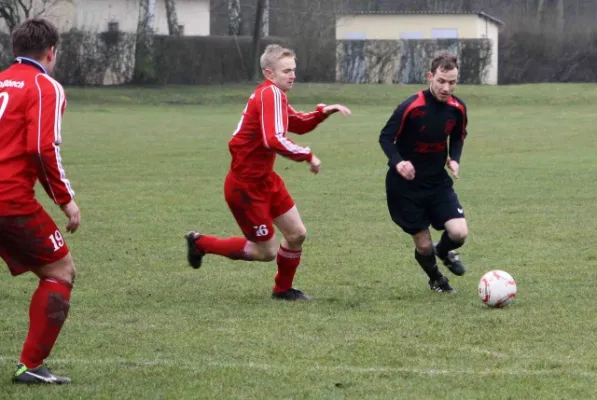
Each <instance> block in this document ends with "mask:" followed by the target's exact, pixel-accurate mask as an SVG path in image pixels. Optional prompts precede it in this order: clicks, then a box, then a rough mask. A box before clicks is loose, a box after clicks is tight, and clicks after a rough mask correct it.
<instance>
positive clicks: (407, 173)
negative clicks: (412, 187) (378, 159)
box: [396, 161, 415, 181]
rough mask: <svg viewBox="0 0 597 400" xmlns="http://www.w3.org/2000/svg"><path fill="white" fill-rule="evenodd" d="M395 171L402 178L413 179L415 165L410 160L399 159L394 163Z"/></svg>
mask: <svg viewBox="0 0 597 400" xmlns="http://www.w3.org/2000/svg"><path fill="white" fill-rule="evenodd" d="M396 171H398V173H399V174H400V175H401V176H402V177H403V178H404V179H407V180H409V181H412V180H413V179H415V167H414V166H413V164H412V163H411V162H410V161H400V162H399V163H398V164H396Z"/></svg>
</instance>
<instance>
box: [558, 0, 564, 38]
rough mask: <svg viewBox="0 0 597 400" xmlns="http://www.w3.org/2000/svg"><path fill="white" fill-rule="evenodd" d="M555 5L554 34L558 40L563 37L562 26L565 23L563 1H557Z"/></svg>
mask: <svg viewBox="0 0 597 400" xmlns="http://www.w3.org/2000/svg"><path fill="white" fill-rule="evenodd" d="M557 1H558V2H557V4H556V32H557V34H558V37H559V38H562V37H563V35H564V25H565V23H566V21H565V19H564V0H557Z"/></svg>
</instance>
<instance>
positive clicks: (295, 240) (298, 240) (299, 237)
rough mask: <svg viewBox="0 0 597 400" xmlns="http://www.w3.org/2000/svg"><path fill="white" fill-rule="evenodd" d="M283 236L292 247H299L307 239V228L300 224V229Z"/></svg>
mask: <svg viewBox="0 0 597 400" xmlns="http://www.w3.org/2000/svg"><path fill="white" fill-rule="evenodd" d="M285 238H286V240H287V241H288V243H289V244H290V245H291V246H292V247H294V248H297V247H301V246H302V245H303V243H305V240H306V239H307V228H305V227H304V226H302V227H301V228H300V229H297V230H296V231H294V232H292V233H291V234H288V235H286V236H285Z"/></svg>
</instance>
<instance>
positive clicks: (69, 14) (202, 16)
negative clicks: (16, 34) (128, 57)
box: [0, 0, 210, 36]
mask: <svg viewBox="0 0 597 400" xmlns="http://www.w3.org/2000/svg"><path fill="white" fill-rule="evenodd" d="M37 1H39V0H37ZM176 4H177V8H176V15H177V17H178V23H179V25H182V26H184V34H185V35H190V36H209V23H210V22H209V17H210V14H209V13H210V9H209V0H177V2H176ZM43 16H44V17H46V18H48V19H49V20H51V21H52V22H53V23H55V24H56V25H57V26H58V27H59V28H60V30H61V31H68V30H69V29H71V28H73V27H75V28H79V29H84V30H90V31H98V32H102V31H106V30H107V29H108V24H109V23H110V22H118V28H119V29H120V30H121V31H123V32H129V33H130V32H136V31H137V23H138V19H139V0H73V1H72V2H70V1H62V2H58V3H56V4H55V5H53V6H52V7H51V8H49V9H48V10H47V11H46V12H45V13H44V14H43ZM155 29H156V32H157V33H158V34H160V35H167V34H168V22H167V19H166V5H165V3H164V0H156V10H155ZM0 30H4V31H5V30H6V28H5V26H4V24H2V26H0Z"/></svg>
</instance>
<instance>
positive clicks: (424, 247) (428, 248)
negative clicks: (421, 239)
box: [416, 242, 433, 256]
mask: <svg viewBox="0 0 597 400" xmlns="http://www.w3.org/2000/svg"><path fill="white" fill-rule="evenodd" d="M416 248H417V253H419V254H421V255H423V256H428V255H430V254H432V253H433V243H431V242H429V243H417V244H416Z"/></svg>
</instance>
